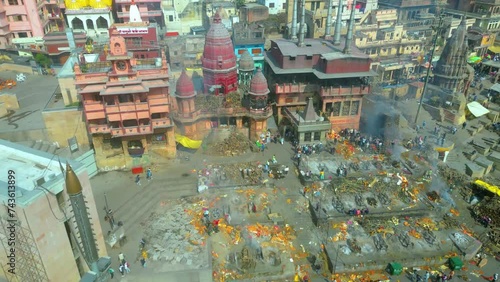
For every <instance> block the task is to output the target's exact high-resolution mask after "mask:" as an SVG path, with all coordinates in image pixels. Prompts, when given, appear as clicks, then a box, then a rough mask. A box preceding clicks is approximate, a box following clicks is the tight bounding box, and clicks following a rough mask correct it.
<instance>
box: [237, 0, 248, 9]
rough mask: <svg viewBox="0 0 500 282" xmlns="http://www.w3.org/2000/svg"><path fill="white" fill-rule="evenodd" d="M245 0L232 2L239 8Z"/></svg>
mask: <svg viewBox="0 0 500 282" xmlns="http://www.w3.org/2000/svg"><path fill="white" fill-rule="evenodd" d="M245 1H246V0H235V1H234V3H235V4H236V9H239V8H240V7H241V6H243V5H245Z"/></svg>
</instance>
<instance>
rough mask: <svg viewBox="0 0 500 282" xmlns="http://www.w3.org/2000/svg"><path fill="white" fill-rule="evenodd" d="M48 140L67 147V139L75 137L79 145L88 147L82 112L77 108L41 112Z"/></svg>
mask: <svg viewBox="0 0 500 282" xmlns="http://www.w3.org/2000/svg"><path fill="white" fill-rule="evenodd" d="M42 116H43V120H44V122H45V128H46V133H47V137H48V140H50V141H53V142H57V143H59V144H60V145H61V146H62V147H66V146H68V139H69V138H71V137H73V136H76V139H77V141H78V144H79V145H89V137H88V134H87V126H86V124H85V120H84V117H83V112H82V111H80V110H78V109H77V108H70V109H62V110H48V111H47V110H46V111H43V112H42Z"/></svg>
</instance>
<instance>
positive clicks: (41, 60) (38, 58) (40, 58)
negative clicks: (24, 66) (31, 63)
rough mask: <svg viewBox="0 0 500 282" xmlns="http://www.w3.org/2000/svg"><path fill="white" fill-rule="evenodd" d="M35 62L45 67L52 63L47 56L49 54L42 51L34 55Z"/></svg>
mask: <svg viewBox="0 0 500 282" xmlns="http://www.w3.org/2000/svg"><path fill="white" fill-rule="evenodd" d="M35 62H37V63H38V64H39V65H40V66H42V67H45V68H48V67H50V65H52V60H51V59H50V58H49V56H47V55H45V54H42V53H38V54H36V55H35Z"/></svg>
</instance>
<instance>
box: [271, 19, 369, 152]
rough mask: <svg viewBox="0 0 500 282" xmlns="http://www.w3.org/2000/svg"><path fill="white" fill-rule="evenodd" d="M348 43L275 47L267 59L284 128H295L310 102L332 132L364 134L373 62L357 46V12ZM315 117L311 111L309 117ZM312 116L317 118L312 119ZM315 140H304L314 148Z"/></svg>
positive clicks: (304, 137)
mask: <svg viewBox="0 0 500 282" xmlns="http://www.w3.org/2000/svg"><path fill="white" fill-rule="evenodd" d="M351 15H352V17H351V20H350V23H351V24H350V25H349V30H348V33H347V38H346V40H345V41H344V42H341V43H340V44H338V45H334V44H333V43H332V42H330V41H328V40H318V39H303V35H302V36H301V37H302V38H301V37H299V41H298V42H296V41H291V40H285V39H277V40H272V41H271V48H270V49H269V51H268V52H267V53H266V68H265V69H266V72H267V74H266V77H268V78H269V80H270V85H271V91H272V92H273V93H274V95H275V100H276V107H277V114H278V122H279V126H280V127H283V126H287V125H291V124H292V123H293V119H294V118H293V117H292V114H293V113H294V112H297V111H302V110H304V109H305V106H306V104H307V102H308V100H309V98H313V105H314V108H315V109H316V110H319V113H320V114H319V116H320V117H323V118H325V119H327V120H329V121H330V123H331V128H332V129H334V130H340V129H343V128H359V122H360V113H361V109H362V98H363V96H364V95H367V94H369V93H370V86H369V85H368V81H369V77H371V76H374V75H375V73H374V72H373V71H372V70H371V68H370V65H371V59H370V58H369V57H368V56H367V55H366V54H364V53H362V52H360V51H359V50H358V49H357V48H356V47H355V46H354V43H353V42H352V38H353V35H352V33H353V26H354V12H353V13H351ZM308 112H310V111H308ZM309 115H310V116H311V115H312V114H311V113H309ZM313 136H314V135H313V134H309V135H301V136H299V137H300V138H301V139H300V142H310V141H312V140H311V138H314V137H313Z"/></svg>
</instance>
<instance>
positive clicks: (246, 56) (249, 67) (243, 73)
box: [238, 50, 255, 86]
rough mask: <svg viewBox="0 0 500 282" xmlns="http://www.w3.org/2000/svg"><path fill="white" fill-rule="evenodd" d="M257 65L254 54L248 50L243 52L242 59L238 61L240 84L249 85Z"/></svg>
mask: <svg viewBox="0 0 500 282" xmlns="http://www.w3.org/2000/svg"><path fill="white" fill-rule="evenodd" d="M254 71H255V65H254V62H253V58H252V55H250V53H248V51H247V50H245V52H243V54H241V57H240V61H239V62H238V81H239V83H240V84H243V85H246V86H248V85H249V84H250V80H252V77H253V72H254Z"/></svg>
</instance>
